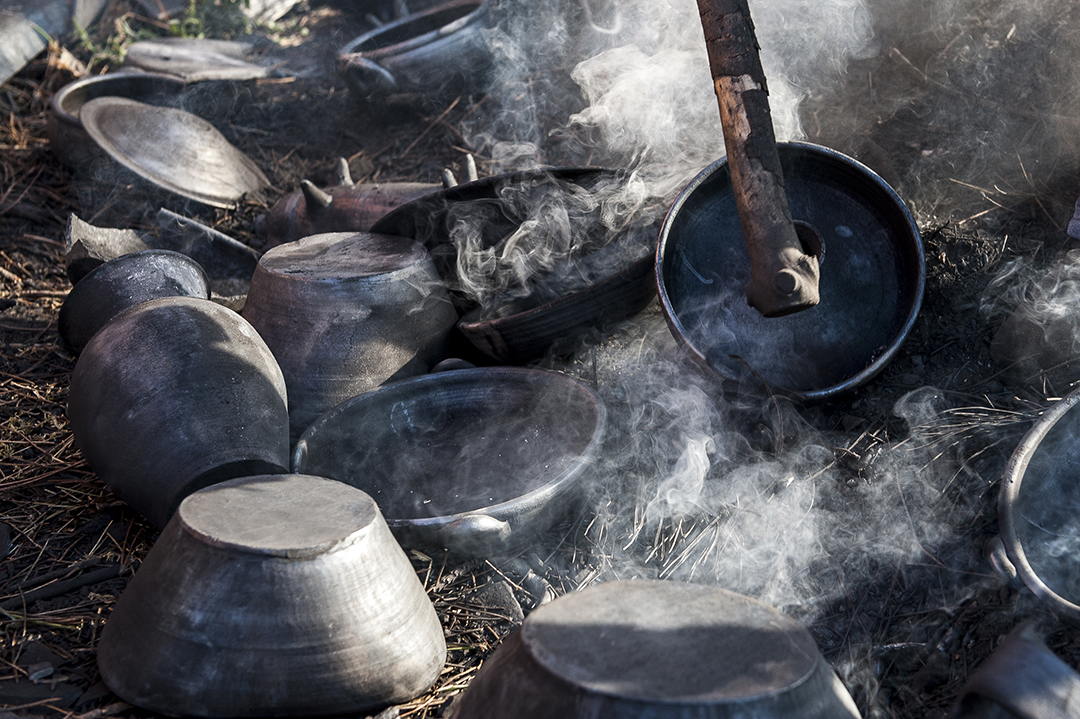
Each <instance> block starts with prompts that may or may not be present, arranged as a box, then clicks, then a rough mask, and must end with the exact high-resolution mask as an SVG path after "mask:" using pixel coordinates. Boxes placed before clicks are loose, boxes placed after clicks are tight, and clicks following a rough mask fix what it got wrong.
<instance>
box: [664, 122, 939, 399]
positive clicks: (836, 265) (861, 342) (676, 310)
mask: <svg viewBox="0 0 1080 719" xmlns="http://www.w3.org/2000/svg"><path fill="white" fill-rule="evenodd" d="M778 149H779V151H780V161H781V164H782V165H783V169H784V183H785V187H786V189H787V198H788V204H789V205H790V207H791V215H792V218H793V219H794V220H795V221H796V222H801V223H805V225H806V226H808V227H811V228H813V230H815V231H816V233H817V235H819V236H820V241H821V244H823V246H824V254H823V256H822V258H821V284H820V291H821V302H820V304H819V305H817V306H816V307H813V308H811V309H809V310H806V311H803V312H798V313H795V314H792V315H789V316H786V317H779V318H764V317H762V316H761V315H760V314H758V312H757V311H756V310H754V309H753V308H752V307H750V306H749V305H747V303H746V296H745V293H744V290H743V286H744V285H745V284H746V283H747V282H748V281H749V279H750V261H749V258H748V255H747V251H746V245H745V240H744V239H743V234H742V227H741V225H740V223H739V217H738V214H737V212H736V210H735V198H734V195H733V193H732V190H731V180H730V176H729V174H728V169H727V163H726V161H724V160H721V161H719V162H716V163H714V164H712V165H710V166H709V167H708V168H706V169H705V170H703V171H702V172H701V174H699V175H698V176H697V177H696V178H695V179H694V180H693V181H692V182H691V183H690V184H689V185H688V186H687V187H686V188H685V189H684V190H683V191H682V193H681V194H680V195H679V197H678V199H676V200H675V203H674V204H673V205H672V207H671V210H670V211H669V212H668V215H667V217H666V218H665V220H664V226H663V229H662V230H661V233H660V242H659V245H658V247H657V259H656V279H657V285H658V287H659V293H660V302H661V305H662V307H663V310H664V314H665V317H666V319H667V322H668V326H669V328H670V329H671V332H672V334H673V335H674V336H675V338H676V339H677V340H678V341H679V342H680V343H681V344H682V345H683V346H684V347H685V348H686V349H687V350H688V352H689V354H690V356H692V357H693V358H694V359H696V360H697V361H698V362H700V363H701V364H702V365H703V366H704V367H707V368H708V369H710V370H711V371H713V372H715V373H717V374H719V375H720V376H722V377H724V378H729V379H735V380H738V381H741V382H743V383H745V384H746V385H747V386H749V385H760V384H762V383H764V384H765V385H767V386H768V388H769V389H770V390H772V391H785V392H787V393H789V394H792V395H795V396H797V397H801V398H803V399H807V400H816V399H824V398H826V397H830V396H834V395H837V394H841V393H843V392H847V391H850V390H852V389H854V388H856V387H859V386H861V385H862V384H865V383H866V382H868V381H870V379H872V378H873V377H874V376H875V375H877V373H878V372H880V371H881V370H882V369H883V368H884V367H885V365H887V364H888V362H889V361H890V360H892V358H893V357H894V356H895V355H896V354H897V352H899V349H900V346H901V345H902V344H903V341H904V340H905V339H906V337H907V335H908V333H909V332H910V331H911V328H912V326H913V325H914V323H915V318H916V317H917V315H918V312H919V308H920V306H921V304H922V296H923V290H924V287H925V284H926V262H925V258H924V255H923V248H922V241H921V239H920V237H919V231H918V228H917V227H916V225H915V221H914V219H913V218H912V216H911V213H910V212H909V211H908V209H907V207H906V206H905V205H904V203H903V201H902V200H901V199H900V198H899V197H898V196H897V194H896V193H895V192H894V191H893V190H892V188H891V187H889V186H888V185H887V184H886V183H885V182H884V181H883V180H882V179H881V178H880V177H878V176H877V175H876V174H874V173H873V172H872V171H871V170H870V169H869V168H867V167H866V166H864V165H862V164H860V163H858V162H856V161H855V160H852V159H851V158H849V157H846V156H845V155H842V154H840V153H838V152H834V151H833V150H829V149H827V148H824V147H818V146H815V145H807V144H800V143H781V144H780V145H779V148H778Z"/></svg>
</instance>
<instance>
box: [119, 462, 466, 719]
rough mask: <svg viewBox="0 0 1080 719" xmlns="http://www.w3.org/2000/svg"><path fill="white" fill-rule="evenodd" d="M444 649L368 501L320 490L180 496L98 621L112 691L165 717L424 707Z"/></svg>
mask: <svg viewBox="0 0 1080 719" xmlns="http://www.w3.org/2000/svg"><path fill="white" fill-rule="evenodd" d="M445 658H446V644H445V641H444V640H443V632H442V627H441V626H440V625H439V619H438V616H437V615H436V613H435V609H434V607H432V605H431V601H430V600H429V599H428V597H427V595H426V594H425V593H424V588H423V586H422V585H421V584H420V581H419V580H418V579H417V576H416V573H415V572H414V571H413V568H412V565H411V564H410V563H409V560H408V558H407V557H406V556H405V552H404V551H403V550H402V549H401V547H400V546H399V545H398V544H397V542H395V541H394V537H393V535H391V534H390V531H389V530H388V529H387V527H386V522H385V521H384V520H383V518H382V515H381V514H380V513H379V508H378V507H377V506H376V505H375V502H373V501H372V499H371V497H369V496H367V495H366V494H364V493H363V492H361V491H359V490H357V489H354V488H352V487H349V486H346V485H344V484H342V483H340V482H334V481H331V480H328V479H322V478H320V477H308V476H303V475H282V476H261V477H249V478H244V479H237V480H233V481H230V482H226V483H222V484H218V485H215V486H213V487H208V488H206V489H203V490H201V491H199V492H196V493H195V494H193V495H191V496H190V497H188V498H187V499H185V500H184V501H183V503H181V505H180V508H179V510H178V511H177V512H176V514H175V515H174V516H173V518H172V520H171V521H170V522H169V524H168V525H167V526H166V527H165V530H164V531H163V532H162V534H161V537H160V538H159V539H158V541H157V542H156V543H155V544H154V546H153V548H152V549H151V550H150V553H149V554H147V556H146V559H145V561H143V563H142V565H141V566H140V567H139V570H138V572H136V574H135V577H134V579H132V580H131V583H130V584H129V585H128V587H127V589H126V590H125V591H124V593H123V594H122V595H121V597H120V599H119V601H117V603H116V608H115V609H114V610H113V611H112V614H110V615H109V620H108V622H107V623H106V625H105V629H104V630H103V631H102V633H101V642H100V644H99V645H98V666H99V667H100V669H101V675H102V678H103V679H104V681H105V683H106V684H107V685H108V686H109V688H110V689H112V690H113V691H115V692H116V693H117V694H118V695H119V696H120V697H122V698H124V699H125V700H127V701H129V702H131V703H132V704H135V705H137V706H139V707H142V708H144V709H149V710H151V711H154V712H160V713H163V714H168V715H174V716H200V717H252V716H255V717H262V716H312V715H316V716H323V715H327V714H334V715H336V716H337V715H341V714H348V715H354V714H355V713H356V712H361V713H360V714H359V716H363V714H364V713H365V711H364V710H369V709H377V708H381V707H383V706H386V705H387V704H394V703H400V702H404V701H407V700H409V699H412V698H413V697H415V696H417V695H419V694H422V693H423V692H424V691H426V690H427V689H428V687H430V686H431V685H432V684H433V683H434V682H435V679H436V678H437V677H438V675H439V672H440V671H441V670H442V667H443V663H444V661H445Z"/></svg>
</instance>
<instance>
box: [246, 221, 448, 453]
mask: <svg viewBox="0 0 1080 719" xmlns="http://www.w3.org/2000/svg"><path fill="white" fill-rule="evenodd" d="M244 318H245V319H247V320H248V321H249V322H251V324H252V325H253V326H254V327H255V329H256V330H258V332H259V334H260V335H262V337H263V339H264V340H265V341H266V344H267V345H268V346H269V347H270V349H271V351H272V352H273V353H274V356H275V357H276V358H277V361H278V364H279V365H280V366H281V371H282V372H283V373H284V376H285V383H286V385H287V386H288V391H289V417H290V419H291V423H292V434H293V438H294V439H295V438H296V437H299V436H300V433H301V432H303V431H304V430H305V429H307V428H308V426H309V425H310V424H311V423H312V422H314V421H315V420H316V419H317V418H318V417H319V415H321V414H323V413H324V412H326V411H327V410H329V409H330V408H332V407H333V406H334V405H337V404H339V403H340V402H343V401H345V400H346V399H349V398H350V397H355V396H356V395H358V394H361V393H363V392H367V391H368V390H372V389H374V388H376V387H378V386H379V385H381V384H383V383H384V382H387V381H391V380H397V379H402V378H404V377H412V376H415V375H419V374H424V373H426V372H427V371H428V370H429V369H430V368H431V367H432V366H434V365H435V364H436V363H437V362H439V360H441V359H443V358H444V357H445V350H446V341H447V336H448V335H449V333H450V330H451V329H452V328H453V326H454V322H455V321H456V320H457V313H456V312H455V311H454V307H453V305H451V304H450V300H449V298H448V297H447V295H446V288H445V287H444V286H443V283H442V280H440V279H439V276H438V274H436V272H435V266H434V265H433V264H432V262H431V258H430V257H429V256H428V253H427V251H426V250H424V248H423V247H422V246H421V245H420V244H419V243H417V242H414V241H412V240H408V239H406V238H403V237H392V236H389V235H376V234H371V233H349V232H340V233H327V234H323V235H313V236H311V237H306V238H304V239H302V240H297V241H296V242H290V243H286V244H284V245H280V246H278V247H275V248H273V249H271V250H270V251H268V252H267V253H266V254H265V255H263V256H262V259H260V260H259V264H258V267H257V268H256V270H255V275H254V276H253V277H252V279H251V286H250V288H249V289H248V296H247V302H246V303H245V304H244Z"/></svg>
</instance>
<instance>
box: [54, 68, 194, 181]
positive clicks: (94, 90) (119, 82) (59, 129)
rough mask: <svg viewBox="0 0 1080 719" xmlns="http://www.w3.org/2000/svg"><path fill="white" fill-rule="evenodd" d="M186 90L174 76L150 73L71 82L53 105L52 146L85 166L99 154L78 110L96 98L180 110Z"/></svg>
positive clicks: (65, 158)
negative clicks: (142, 103)
mask: <svg viewBox="0 0 1080 719" xmlns="http://www.w3.org/2000/svg"><path fill="white" fill-rule="evenodd" d="M186 86H187V83H185V82H184V81H183V80H182V79H180V78H178V77H175V76H173V75H165V74H161V73H149V72H115V73H109V74H106V75H93V76H90V77H84V78H82V79H80V80H75V81H74V82H69V83H68V84H67V85H64V86H63V87H62V88H60V90H59V91H58V92H57V93H56V94H55V95H53V97H52V100H51V101H50V110H51V112H50V113H49V120H48V126H47V129H46V131H47V133H48V137H49V146H50V147H51V148H52V150H53V152H54V153H56V155H57V156H58V157H59V158H60V159H61V160H62V161H63V162H64V163H66V164H68V165H71V166H75V167H78V166H82V165H85V164H86V163H88V162H90V161H91V160H92V159H94V157H95V156H97V155H98V154H100V151H98V150H97V145H96V144H95V143H94V141H93V140H91V139H90V136H89V135H87V134H86V130H84V129H83V126H82V122H80V121H79V110H80V109H82V106H83V105H84V104H86V102H87V101H88V100H93V99H94V98H96V97H106V96H112V97H126V98H129V99H132V100H138V101H139V102H144V103H147V104H150V105H169V106H179V104H180V96H181V95H182V94H183V92H184V88H185V87H186Z"/></svg>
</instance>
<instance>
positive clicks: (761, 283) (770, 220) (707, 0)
mask: <svg viewBox="0 0 1080 719" xmlns="http://www.w3.org/2000/svg"><path fill="white" fill-rule="evenodd" d="M698 11H699V13H700V15H701V26H702V29H703V30H704V31H705V47H706V49H707V50H708V53H709V67H710V69H711V71H712V77H713V85H714V87H715V89H716V99H717V101H718V102H719V105H720V122H721V124H722V125H723V128H724V145H725V146H726V147H727V157H728V169H729V171H730V173H731V187H732V191H733V192H734V194H735V206H736V208H737V209H738V212H739V220H740V221H741V223H742V229H743V235H744V236H745V238H746V246H747V250H748V251H749V254H750V272H751V279H750V282H749V283H747V285H746V300H747V302H749V303H750V305H751V306H753V307H754V308H755V309H757V310H758V312H760V313H761V314H763V315H764V316H766V317H780V316H782V315H787V314H791V313H792V312H798V311H800V310H805V309H808V308H810V307H813V306H814V305H816V304H817V303H818V300H819V296H818V279H819V270H818V261H817V258H816V257H814V256H813V255H810V254H807V252H806V251H805V250H804V248H803V246H802V243H801V242H800V241H799V237H798V235H797V234H796V232H795V226H794V225H793V223H792V221H791V211H790V209H789V208H788V202H787V195H786V194H785V193H784V177H783V171H782V169H781V167H780V154H779V153H778V152H777V150H776V135H775V133H774V131H773V125H772V114H771V113H770V111H769V91H768V87H767V86H766V84H765V72H764V70H762V68H761V58H760V57H759V56H758V44H757V38H756V36H755V35H754V24H753V21H752V20H751V18H750V8H749V6H748V4H747V0H698Z"/></svg>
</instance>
